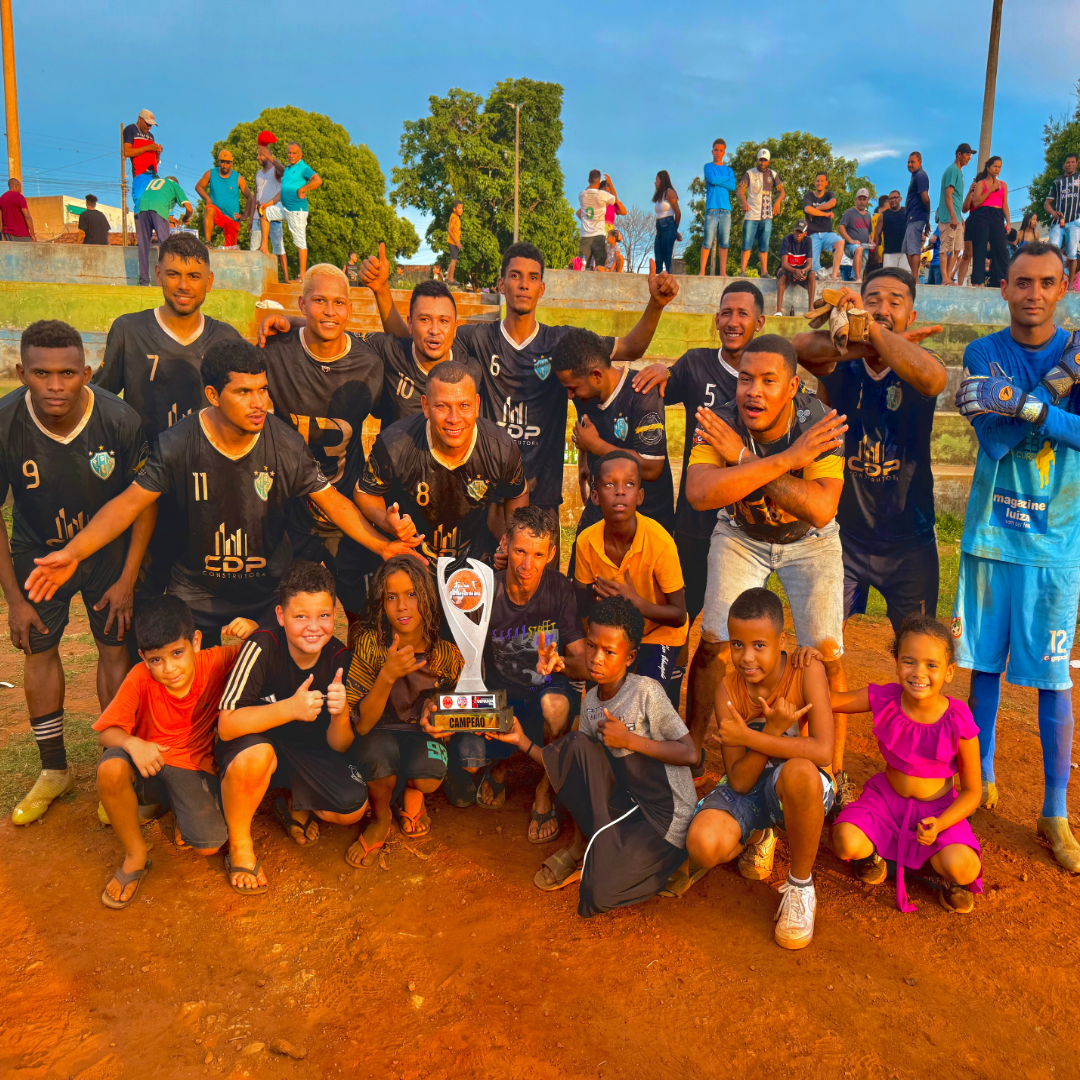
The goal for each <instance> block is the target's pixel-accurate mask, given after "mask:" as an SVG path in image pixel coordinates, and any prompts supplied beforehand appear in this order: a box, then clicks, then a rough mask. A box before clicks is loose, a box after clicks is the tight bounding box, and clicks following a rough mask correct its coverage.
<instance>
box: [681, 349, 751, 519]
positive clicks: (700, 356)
mask: <svg viewBox="0 0 1080 1080" xmlns="http://www.w3.org/2000/svg"><path fill="white" fill-rule="evenodd" d="M738 385H739V373H738V371H736V370H735V368H733V367H732V366H731V365H730V364H729V363H728V362H727V361H726V360H725V359H724V358H723V357H722V356H721V355H720V352H719V350H717V349H691V350H690V351H689V352H685V353H683V354H682V356H680V357H679V359H678V360H676V361H675V363H674V364H672V365H671V372H670V374H669V375H668V381H667V385H666V386H665V387H664V403H665V404H667V405H679V404H682V405H685V406H686V438H685V439H684V440H683V457H682V476H681V477H680V478H679V498H678V500H677V501H676V503H675V528H676V529H677V530H678V531H679V532H680V533H684V534H685V535H687V536H696V537H699V538H702V539H704V538H705V537H709V536H712V531H713V529H714V528H715V527H716V511H715V510H695V509H694V508H693V507H692V506H691V505H690V504H689V503H688V502H687V501H686V466H687V464H688V463H689V461H690V450H691V448H692V446H693V442H694V439H693V435H694V428H695V427H697V420H695V419H694V418H695V417H696V416H697V411H698V409H711V408H712V407H713V406H714V405H724V404H726V403H727V402H729V401H734V400H735V388H736V387H737V386H738Z"/></svg>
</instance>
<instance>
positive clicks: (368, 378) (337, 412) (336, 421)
mask: <svg viewBox="0 0 1080 1080" xmlns="http://www.w3.org/2000/svg"><path fill="white" fill-rule="evenodd" d="M304 332H305V331H304V329H303V328H302V327H301V328H298V329H294V330H290V331H289V332H288V333H287V334H275V335H274V336H273V337H270V338H268V339H267V342H266V348H265V350H264V353H265V356H266V378H267V382H268V383H269V385H270V400H271V401H272V402H273V405H274V415H275V416H277V417H278V419H279V420H284V421H286V423H290V424H292V426H293V427H294V428H295V429H296V430H297V431H298V432H299V433H300V435H301V437H302V438H303V440H304V442H306V443H307V444H308V448H309V449H310V450H311V452H312V454H314V455H315V460H316V461H317V462H318V463H319V468H320V470H321V471H322V473H323V475H324V476H325V477H326V478H327V479H328V480H329V481H330V483H332V484H333V485H334V486H335V487H336V488H337V489H338V491H340V492H341V493H342V494H343V495H344V496H345V497H346V498H349V497H350V496H351V495H352V490H353V488H354V487H355V486H356V481H357V480H359V479H360V474H361V473H362V472H363V471H364V445H363V442H362V441H361V432H362V430H363V427H364V421H365V420H366V419H367V418H368V416H369V415H371V413H372V412H373V411H374V408H375V402H377V401H378V400H379V398H380V397H381V396H382V390H383V372H382V365H381V364H380V363H379V360H378V357H376V356H375V355H374V354H373V353H372V351H371V350H370V349H369V348H367V347H366V346H365V345H364V343H363V340H362V339H361V338H360V336H359V335H355V334H349V335H348V338H349V342H350V348H349V351H348V352H347V353H345V355H344V356H341V357H339V358H338V359H337V360H333V361H330V362H329V363H328V362H326V361H324V360H319V359H318V358H316V357H314V356H312V355H311V353H310V352H308V350H307V349H306V348H305V346H304V337H303V335H304ZM289 528H290V529H293V530H294V532H299V533H318V534H320V535H333V536H337V535H339V530H337V529H336V528H335V527H334V525H333V523H332V522H330V521H329V520H328V519H327V518H326V517H325V516H324V515H323V514H322V513H320V512H319V511H318V510H317V509H316V508H315V507H313V505H312V504H311V503H309V502H307V501H306V500H296V501H295V502H293V503H292V504H291V505H290V506H289Z"/></svg>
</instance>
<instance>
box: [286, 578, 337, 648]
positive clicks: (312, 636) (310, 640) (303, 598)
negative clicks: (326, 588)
mask: <svg viewBox="0 0 1080 1080" xmlns="http://www.w3.org/2000/svg"><path fill="white" fill-rule="evenodd" d="M277 621H278V622H279V623H280V624H281V626H282V627H284V629H285V637H286V638H287V639H288V642H289V645H290V647H291V648H292V649H294V650H295V651H296V652H299V653H303V654H304V655H305V656H318V655H319V653H320V652H322V648H323V646H324V645H325V644H326V643H327V642H328V641H329V640H330V639H331V638H332V637H333V636H334V598H333V597H332V596H331V595H330V594H329V593H328V592H317V593H294V594H293V595H292V596H290V597H289V600H288V603H287V604H286V605H285V607H284V608H283V607H282V606H281V605H280V604H278V606H277Z"/></svg>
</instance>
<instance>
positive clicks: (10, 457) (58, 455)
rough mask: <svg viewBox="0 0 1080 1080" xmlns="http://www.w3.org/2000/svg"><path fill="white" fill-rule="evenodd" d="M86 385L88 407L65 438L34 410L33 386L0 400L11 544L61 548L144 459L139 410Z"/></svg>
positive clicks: (1, 484)
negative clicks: (10, 501) (10, 503)
mask: <svg viewBox="0 0 1080 1080" xmlns="http://www.w3.org/2000/svg"><path fill="white" fill-rule="evenodd" d="M88 389H89V401H88V402H87V408H86V412H85V414H84V415H83V418H82V420H80V421H79V423H78V425H77V426H76V427H75V430H74V431H72V432H71V434H70V435H68V436H67V437H66V438H63V439H60V438H58V437H57V436H55V435H53V434H51V433H50V432H48V431H47V430H46V429H45V428H44V427H43V426H42V425H41V423H40V421H39V420H38V418H37V416H35V415H34V409H33V405H32V404H31V402H30V391H29V390H21V389H19V390H13V391H12V392H11V393H10V394H8V395H7V397H5V398H4V399H3V402H2V403H0V502H2V501H3V500H4V499H5V498H7V493H8V491H9V490H10V491H11V493H12V498H13V501H14V504H15V505H14V509H13V512H12V530H11V546H12V550H26V549H34V550H41V549H43V548H46V547H49V548H52V549H53V550H56V549H57V548H62V547H63V546H64V545H65V544H67V542H68V541H69V540H70V539H71V538H72V537H73V536H74V535H75V534H76V533H77V532H79V531H80V530H81V529H84V528H85V527H86V524H87V522H89V520H90V519H91V518H92V517H93V516H94V515H95V514H96V513H97V512H98V511H99V510H100V509H101V508H102V507H103V506H104V505H105V503H107V502H108V501H109V500H110V499H113V498H115V497H116V496H117V495H119V494H120V493H121V492H122V491H124V490H125V489H126V488H127V487H128V485H130V483H131V481H132V480H134V479H135V474H136V473H137V472H138V471H139V470H140V469H141V468H142V467H143V466H144V465H145V463H146V455H147V448H146V440H145V439H144V438H143V432H142V422H141V421H140V420H139V416H138V413H136V412H135V410H134V409H132V408H130V407H129V406H127V405H125V404H124V402H122V401H121V400H120V399H119V398H118V397H115V396H114V395H113V394H110V393H109V392H108V391H107V390H100V389H95V388H94V387H89V388H88Z"/></svg>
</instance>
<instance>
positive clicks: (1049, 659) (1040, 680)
mask: <svg viewBox="0 0 1080 1080" xmlns="http://www.w3.org/2000/svg"><path fill="white" fill-rule="evenodd" d="M1062 270H1063V266H1062V261H1061V252H1060V251H1058V249H1057V248H1056V247H1054V246H1053V245H1051V244H1047V243H1043V242H1036V243H1034V244H1028V245H1027V246H1025V247H1023V248H1021V249H1020V250H1019V251H1018V252H1017V253H1016V255H1015V257H1014V258H1013V260H1012V263H1011V264H1010V266H1009V273H1008V277H1007V279H1006V281H1005V282H1004V283H1003V284H1002V286H1001V294H1002V296H1003V297H1004V298H1005V300H1006V302H1007V303H1008V305H1009V316H1010V326H1009V327H1008V329H1005V330H1000V331H998V333H996V334H989V335H987V336H986V337H983V338H978V339H977V340H975V341H973V342H972V343H971V344H970V345H968V346H967V348H966V349H965V350H964V370H965V378H964V380H963V382H962V383H961V384H960V389H959V390H958V391H957V394H956V404H957V408H959V410H960V412H961V413H962V414H963V415H964V416H967V417H969V418H971V423H972V426H973V427H974V429H975V434H976V436H977V437H978V439H979V455H978V459H977V461H976V464H975V477H974V481H973V483H972V487H971V496H970V497H969V499H968V506H967V516H966V520H965V526H964V536H963V540H962V542H961V546H960V551H961V555H960V579H959V583H958V588H957V592H956V607H955V609H954V613H953V622H952V632H953V636H954V637H955V638H957V656H956V659H957V663H958V664H960V666H961V667H967V668H971V698H970V701H969V704H970V707H971V711H972V713H973V714H974V716H975V722H976V723H977V724H978V725H979V747H980V751H981V755H982V778H983V805H984V806H986V807H987V808H988V809H991V808H993V806H994V805H995V804H996V803H997V798H998V792H997V785H996V782H995V777H994V729H995V725H996V722H997V711H998V704H999V701H1000V698H1001V673H1002V672H1003V671H1007V677H1008V680H1009V682H1011V683H1013V684H1014V685H1016V686H1032V687H1035V688H1036V689H1037V690H1038V691H1039V738H1040V740H1041V742H1042V750H1043V776H1044V782H1045V788H1044V794H1043V807H1042V813H1041V815H1040V816H1039V820H1038V826H1037V827H1038V833H1039V836H1041V837H1042V838H1043V839H1045V840H1046V841H1047V842H1048V843H1049V844H1050V846H1051V848H1052V849H1053V852H1054V858H1055V859H1057V861H1058V862H1059V863H1060V864H1061V865H1062V866H1064V867H1065V868H1066V869H1067V870H1071V871H1072V872H1073V873H1080V845H1078V844H1077V842H1076V839H1075V837H1074V836H1073V834H1072V831H1071V829H1070V828H1069V822H1068V816H1067V809H1066V789H1067V786H1068V782H1069V774H1070V765H1071V761H1070V759H1071V751H1072V735H1073V715H1072V696H1071V687H1072V680H1071V679H1070V677H1069V657H1070V655H1071V652H1072V644H1073V632H1074V629H1075V626H1076V609H1077V600H1078V598H1080V545H1078V541H1080V501H1078V500H1077V498H1076V495H1075V492H1076V490H1077V484H1078V483H1080V453H1077V451H1078V450H1080V416H1077V415H1076V413H1077V404H1078V402H1080V396H1078V395H1077V393H1076V392H1075V386H1076V383H1077V381H1080V334H1073V335H1072V337H1070V336H1069V333H1068V332H1067V331H1065V330H1062V329H1059V328H1057V327H1055V326H1054V311H1055V308H1056V307H1057V303H1058V301H1059V300H1060V299H1061V298H1062V296H1063V295H1064V293H1065V288H1066V286H1067V284H1068V281H1067V279H1066V278H1065V277H1064V276H1063V273H1062Z"/></svg>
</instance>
